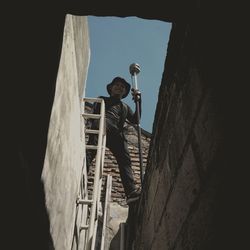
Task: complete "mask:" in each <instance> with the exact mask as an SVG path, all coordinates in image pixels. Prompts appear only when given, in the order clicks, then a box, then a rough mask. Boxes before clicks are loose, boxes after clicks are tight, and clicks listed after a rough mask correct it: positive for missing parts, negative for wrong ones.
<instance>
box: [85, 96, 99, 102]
mask: <svg viewBox="0 0 250 250" xmlns="http://www.w3.org/2000/svg"><path fill="white" fill-rule="evenodd" d="M83 101H85V102H86V101H87V102H102V101H103V99H102V98H93V97H84V98H83Z"/></svg>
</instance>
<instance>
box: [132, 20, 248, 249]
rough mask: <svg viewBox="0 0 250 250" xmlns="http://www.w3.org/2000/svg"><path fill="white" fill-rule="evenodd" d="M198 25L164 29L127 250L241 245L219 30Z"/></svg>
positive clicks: (202, 23) (210, 25)
mask: <svg viewBox="0 0 250 250" xmlns="http://www.w3.org/2000/svg"><path fill="white" fill-rule="evenodd" d="M199 22H200V23H199ZM199 22H198V21H197V22H190V23H186V24H181V23H180V24H178V23H177V24H174V25H173V29H172V31H171V36H170V41H169V47H168V55H167V59H166V63H165V70H164V74H163V78H162V83H161V88H160V93H159V100H158V104H157V110H156V115H155V121H154V129H153V136H152V140H151V148H150V153H149V157H148V159H149V161H148V166H147V172H146V177H145V183H144V188H143V196H142V198H141V201H140V207H139V211H138V223H137V238H136V240H135V246H136V247H135V249H143V250H148V249H151V250H155V249H159V250H160V249H164V250H181V249H199V250H200V249H202V250H204V249H206V250H207V249H236V248H239V246H243V245H244V241H245V239H244V236H243V235H245V231H244V227H242V226H240V222H239V221H237V218H239V217H241V216H240V210H241V209H242V211H243V210H244V211H245V208H243V207H241V208H239V207H238V205H239V204H238V205H237V204H236V203H234V201H233V197H237V196H238V195H239V194H240V193H241V189H240V188H239V183H238V181H237V185H233V183H234V181H235V180H236V179H235V177H234V174H233V172H234V169H235V166H238V164H237V161H236V159H237V156H236V155H237V153H238V151H237V143H236V141H238V140H235V137H234V135H233V134H234V133H233V129H232V128H233V126H235V124H236V123H237V121H235V120H232V117H231V118H230V115H229V114H230V112H231V111H232V110H234V107H233V106H234V105H233V104H232V99H233V97H234V92H233V89H232V85H231V82H230V81H226V80H227V79H228V77H227V74H224V73H226V72H225V69H224V68H223V67H221V66H222V64H221V63H222V62H223V66H226V65H227V62H225V61H224V60H223V56H221V54H223V53H224V52H225V49H226V47H223V46H222V47H220V43H221V44H223V42H222V41H224V37H223V35H222V34H221V33H220V28H221V27H220V25H215V24H214V23H213V22H211V23H209V22H208V21H207V20H206V21H205V20H204V19H203V18H202V17H199ZM218 24H219V23H218ZM216 39H217V42H216ZM225 41H226V40H225ZM218 55H220V56H218ZM220 67H221V68H220ZM219 68H220V69H221V72H220V70H219ZM223 89H224V91H223ZM230 100H231V101H230ZM235 143H236V144H235ZM238 145H239V144H238ZM235 174H236V173H235ZM240 186H241V185H240ZM237 192H238V195H237ZM233 194H234V195H233ZM239 206H240V205H239ZM236 211H237V212H236ZM241 223H242V222H241Z"/></svg>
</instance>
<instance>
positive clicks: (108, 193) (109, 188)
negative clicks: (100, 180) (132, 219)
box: [100, 175, 112, 250]
mask: <svg viewBox="0 0 250 250" xmlns="http://www.w3.org/2000/svg"><path fill="white" fill-rule="evenodd" d="M111 191H112V176H111V175H108V176H107V183H106V195H105V205H104V209H103V210H104V214H103V224H102V237H101V248H100V250H104V244H105V242H104V240H105V236H106V227H107V226H106V225H107V214H108V205H109V202H110V198H111Z"/></svg>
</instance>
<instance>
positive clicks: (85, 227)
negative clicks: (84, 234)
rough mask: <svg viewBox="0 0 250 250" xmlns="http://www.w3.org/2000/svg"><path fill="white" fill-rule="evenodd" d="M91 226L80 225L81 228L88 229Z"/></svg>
mask: <svg viewBox="0 0 250 250" xmlns="http://www.w3.org/2000/svg"><path fill="white" fill-rule="evenodd" d="M88 228H89V225H82V226H81V227H80V230H87V229H88Z"/></svg>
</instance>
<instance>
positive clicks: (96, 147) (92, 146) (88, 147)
mask: <svg viewBox="0 0 250 250" xmlns="http://www.w3.org/2000/svg"><path fill="white" fill-rule="evenodd" d="M86 149H98V146H94V145H86Z"/></svg>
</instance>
